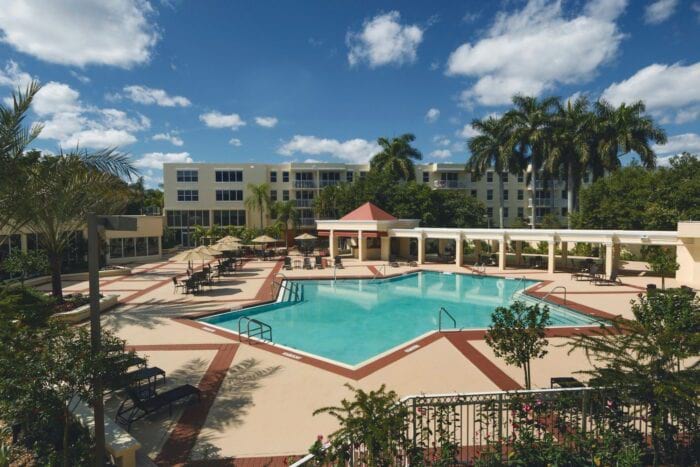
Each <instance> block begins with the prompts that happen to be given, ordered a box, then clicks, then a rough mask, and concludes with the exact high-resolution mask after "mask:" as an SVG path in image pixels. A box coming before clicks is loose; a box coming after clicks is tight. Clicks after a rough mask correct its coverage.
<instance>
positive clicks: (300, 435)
mask: <svg viewBox="0 0 700 467" xmlns="http://www.w3.org/2000/svg"><path fill="white" fill-rule="evenodd" d="M344 263H345V266H346V267H345V268H344V269H342V270H337V271H336V274H337V277H338V278H351V277H355V278H357V277H366V278H371V277H374V276H375V275H387V276H390V275H395V274H405V273H407V272H411V271H416V270H419V269H423V270H434V271H449V272H456V273H457V272H458V273H467V274H469V273H472V270H471V268H470V267H468V266H465V267H461V268H458V267H457V266H455V265H454V264H426V265H423V266H421V267H420V268H411V267H408V266H402V267H398V268H392V267H389V266H385V264H386V263H384V262H379V261H368V262H365V263H362V264H360V263H358V262H357V261H356V260H352V259H349V260H344ZM186 267H187V265H186V263H179V262H170V261H167V260H162V261H159V262H155V263H149V264H139V265H134V268H133V272H132V274H131V275H128V276H118V277H111V278H104V279H103V280H101V281H100V284H101V292H102V293H103V294H115V295H118V296H119V302H120V305H119V306H118V307H117V308H115V309H113V310H111V311H109V312H107V313H105V314H103V316H102V323H103V325H104V327H105V328H106V329H110V330H111V331H113V332H114V333H115V334H116V335H118V336H119V337H120V338H122V339H124V340H125V341H126V342H127V344H128V345H129V346H130V347H131V348H133V349H134V350H136V351H137V352H138V353H139V354H140V355H143V356H146V357H147V358H148V361H149V365H153V366H159V367H161V368H163V369H164V370H166V372H167V376H168V379H167V384H166V387H170V386H174V385H178V384H183V383H190V384H193V385H198V386H199V387H200V389H202V391H203V400H202V402H201V403H199V404H194V405H188V406H185V407H180V408H178V409H177V410H175V411H174V412H173V415H172V417H169V416H168V413H167V411H165V412H163V413H161V414H158V415H154V416H152V417H149V418H146V419H145V420H142V421H139V422H136V423H134V425H133V427H132V430H131V433H132V435H133V436H135V437H136V438H137V439H138V440H139V441H140V442H141V443H142V445H143V451H144V453H145V454H147V455H148V456H149V457H150V458H151V459H152V460H153V461H154V462H155V463H156V464H158V465H178V464H184V463H185V462H187V461H195V462H194V463H193V465H211V460H212V459H218V458H231V459H233V458H235V463H236V465H240V466H246V465H285V461H286V460H287V458H288V457H293V458H296V457H298V456H299V455H303V454H305V453H306V452H307V450H308V447H309V446H310V445H311V444H312V442H313V441H314V440H315V439H316V436H317V435H319V434H322V435H324V436H325V435H328V434H330V433H331V432H332V431H333V430H334V429H335V427H336V425H335V423H334V420H333V419H331V418H330V417H329V416H327V415H319V416H316V417H314V416H312V412H313V411H314V410H315V409H317V408H320V407H324V406H328V405H336V404H338V403H339V402H340V400H341V399H343V398H344V397H348V396H349V395H350V393H349V391H348V389H347V388H346V387H345V384H347V383H349V384H351V385H352V386H354V387H358V388H363V389H367V390H369V389H376V388H378V387H379V386H380V385H381V384H386V386H387V387H388V388H389V389H393V390H395V391H396V392H397V393H398V394H399V395H400V396H405V395H409V394H418V393H446V392H468V391H491V390H499V389H500V390H506V389H516V388H520V387H521V384H522V381H523V375H522V371H521V370H520V369H519V368H516V367H511V366H508V365H506V364H505V363H504V362H503V361H502V359H500V358H498V357H496V356H495V355H494V354H493V352H492V351H491V349H490V348H489V347H488V345H486V343H485V341H484V339H483V336H484V332H483V331H462V332H442V333H438V332H435V333H432V334H429V335H426V336H423V337H422V338H420V339H418V340H417V341H413V342H411V343H409V344H407V345H405V346H401V347H400V348H398V349H395V350H394V351H393V352H390V353H388V354H385V355H383V356H382V357H381V358H379V359H378V360H375V361H372V362H371V363H369V364H367V365H365V366H362V367H359V368H355V369H348V368H346V367H343V366H339V365H334V364H332V363H329V362H327V361H323V360H320V359H314V358H312V357H308V356H304V355H299V354H295V353H292V352H286V351H284V350H282V349H279V348H278V347H275V346H271V345H267V344H253V345H251V344H247V343H240V342H238V340H237V338H236V337H235V336H234V335H232V334H230V333H227V332H222V331H218V330H215V329H212V328H209V329H207V326H206V325H203V324H201V323H197V322H194V321H193V320H191V319H189V318H191V317H194V316H203V315H207V314H211V313H213V312H218V311H228V310H231V309H235V308H239V307H244V306H250V305H253V304H258V303H263V302H266V301H270V300H271V299H272V293H271V288H272V280H273V278H274V276H275V275H276V274H277V273H279V272H280V270H281V267H282V262H281V261H248V262H246V263H245V264H244V266H243V269H242V271H241V272H240V273H236V274H235V275H234V276H232V277H226V278H222V279H221V280H220V281H219V282H218V283H216V285H214V286H213V287H212V288H211V289H209V288H207V289H205V290H204V291H203V292H202V293H201V294H199V295H197V296H192V295H182V294H181V293H179V292H177V293H176V292H175V291H174V287H173V283H172V278H173V277H178V276H182V275H184V273H185V270H186ZM281 272H283V273H284V275H285V276H286V277H287V278H289V279H292V278H293V279H312V278H314V279H321V278H324V279H329V278H332V277H333V273H334V271H333V269H323V270H299V269H294V270H292V271H281ZM486 273H487V274H489V275H496V276H503V277H515V278H520V277H523V276H524V277H526V278H528V279H533V280H538V281H542V282H541V284H538V285H537V286H535V288H531V289H530V293H533V294H536V295H539V296H543V295H545V294H546V293H547V292H548V291H550V290H552V289H553V288H554V287H558V286H565V287H566V289H567V297H566V298H567V306H569V307H571V308H574V309H577V310H579V311H582V312H586V313H590V314H597V315H599V316H610V315H622V316H624V317H631V316H632V315H631V306H630V301H631V300H633V299H635V298H636V297H637V295H638V294H639V293H641V292H643V291H644V290H645V286H646V284H649V283H654V284H657V286H660V283H661V280H660V278H654V277H648V276H621V279H622V281H623V283H624V285H619V286H595V285H593V284H590V283H588V282H577V281H574V280H572V279H571V277H570V273H567V272H560V273H555V274H547V273H546V271H538V270H532V269H507V270H506V271H504V272H498V271H497V270H496V268H486ZM64 285H65V292H66V293H71V292H86V291H87V289H88V284H87V281H65V283H64ZM666 285H667V286H668V287H672V286H675V285H676V284H675V281H674V280H673V279H667V280H666ZM48 287H50V286H49V285H47V286H44V288H48ZM563 298H564V297H563V291H561V292H560V291H556V292H555V293H553V294H552V295H551V296H550V297H549V299H551V300H552V301H554V302H557V303H562V302H563ZM576 332H581V330H577V329H574V328H565V329H551V330H549V331H548V336H549V346H548V350H549V353H548V354H547V355H546V356H545V357H544V358H542V359H540V360H536V361H534V362H533V363H532V375H533V384H534V386H536V387H542V388H544V387H549V379H550V378H551V377H556V376H577V375H576V374H575V372H576V371H578V370H583V369H586V368H590V366H591V363H590V362H588V361H587V359H586V357H585V355H583V353H582V352H574V353H572V354H570V355H569V354H567V352H568V349H567V348H566V346H565V344H566V342H567V340H568V337H569V336H571V335H572V334H574V333H576ZM562 344H564V346H562ZM579 377H580V376H579ZM121 397H122V395H121V394H116V395H114V394H113V395H111V396H110V397H109V399H108V400H107V401H106V407H107V412H108V416H112V417H113V416H114V413H115V411H116V407H117V406H118V404H119V402H120V398H121ZM196 461H201V462H196ZM215 465H233V461H232V460H230V459H229V460H227V461H219V462H216V464H215Z"/></svg>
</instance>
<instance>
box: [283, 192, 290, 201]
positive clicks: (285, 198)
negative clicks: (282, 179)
mask: <svg viewBox="0 0 700 467" xmlns="http://www.w3.org/2000/svg"><path fill="white" fill-rule="evenodd" d="M282 201H289V190H282Z"/></svg>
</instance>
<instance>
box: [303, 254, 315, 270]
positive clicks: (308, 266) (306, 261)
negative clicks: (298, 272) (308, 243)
mask: <svg viewBox="0 0 700 467" xmlns="http://www.w3.org/2000/svg"><path fill="white" fill-rule="evenodd" d="M304 269H313V266H311V258H309V257H308V256H306V257H305V258H304Z"/></svg>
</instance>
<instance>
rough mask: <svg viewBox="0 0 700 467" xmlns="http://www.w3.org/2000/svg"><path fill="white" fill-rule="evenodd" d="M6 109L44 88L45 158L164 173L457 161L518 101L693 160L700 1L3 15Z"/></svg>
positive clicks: (100, 5)
mask: <svg viewBox="0 0 700 467" xmlns="http://www.w3.org/2000/svg"><path fill="white" fill-rule="evenodd" d="M3 4H4V6H3V8H2V10H1V11H0V94H1V95H2V96H8V95H9V94H10V91H11V89H12V88H13V87H16V86H18V85H19V86H22V85H25V84H26V83H27V82H28V80H30V79H31V78H35V79H39V80H40V81H41V82H42V83H43V84H44V88H43V89H42V91H41V92H40V95H39V96H38V98H37V101H36V102H35V105H34V108H33V112H32V119H33V120H34V121H36V122H42V123H43V124H44V130H43V132H42V134H41V138H40V139H39V140H37V141H36V144H35V146H36V147H37V148H40V149H43V150H46V151H52V152H57V151H58V150H59V149H60V148H63V149H64V150H67V149H71V148H74V147H75V146H76V145H77V144H79V145H80V146H81V147H84V148H87V149H93V148H100V147H105V146H118V147H119V148H120V150H122V151H125V152H128V153H129V154H131V156H132V157H133V159H134V161H135V163H136V164H137V166H139V168H140V170H141V171H142V173H143V174H144V176H145V177H146V181H147V183H148V184H149V185H150V186H154V185H156V184H157V183H158V182H159V181H160V178H161V171H160V167H161V166H162V163H163V162H164V161H190V160H192V161H202V162H217V161H222V162H223V161H231V162H239V161H246V162H247V161H256V162H283V161H290V160H293V161H306V160H322V161H343V162H362V161H366V160H367V159H368V158H369V157H370V156H371V154H372V153H373V152H374V151H375V148H376V145H375V144H376V143H375V140H376V138H377V137H378V136H393V135H399V134H401V133H405V132H412V133H414V134H415V135H416V137H417V140H416V145H417V146H418V148H419V149H420V150H421V151H423V154H424V159H425V160H427V161H431V162H432V161H446V162H464V161H466V159H467V158H468V153H467V151H466V148H465V141H466V139H467V138H468V137H470V136H472V135H473V134H474V133H473V130H472V129H471V127H470V126H469V122H470V121H471V120H472V119H473V118H481V117H484V116H486V115H488V114H491V113H496V114H498V113H501V112H503V111H504V109H506V108H507V104H508V100H509V97H510V96H511V95H512V94H514V93H516V92H522V93H526V94H534V95H539V96H545V95H557V96H561V97H563V98H567V97H569V96H572V95H575V94H577V93H586V94H588V95H589V96H590V97H591V98H593V99H596V98H598V97H600V96H603V97H605V98H607V99H608V100H610V101H612V102H613V103H619V102H622V101H630V100H635V99H644V100H645V101H646V102H647V104H648V108H649V111H650V112H651V113H652V114H653V115H654V116H655V117H656V118H657V119H658V121H659V122H660V123H661V124H662V125H663V126H664V127H665V128H666V130H667V132H668V134H669V137H670V140H669V144H667V145H666V146H664V147H659V148H657V149H658V152H659V154H660V155H661V156H662V157H664V156H667V155H669V154H675V153H678V152H680V151H683V150H688V151H693V152H696V153H697V152H700V48H699V47H697V44H698V43H700V1H697V0H686V1H682V0H656V1H653V0H634V1H625V0H590V1H583V0H578V1H576V0H569V1H561V2H557V1H547V0H530V1H516V0H509V1H508V0H504V1H500V2H498V1H493V2H479V1H462V2H458V1H449V2H448V1H444V2H437V1H435V2H425V1H412V2H409V1H404V2H382V1H372V2H369V1H364V2H358V1H333V2H329V1H298V2H281V1H262V0H259V1H239V2H228V1H217V2H214V1H186V0H181V1H178V0H169V1H164V0H163V1H157V0H152V1H150V2H146V1H145V0H104V1H99V2H98V1H87V0H65V1H39V0H5V1H4V2H3Z"/></svg>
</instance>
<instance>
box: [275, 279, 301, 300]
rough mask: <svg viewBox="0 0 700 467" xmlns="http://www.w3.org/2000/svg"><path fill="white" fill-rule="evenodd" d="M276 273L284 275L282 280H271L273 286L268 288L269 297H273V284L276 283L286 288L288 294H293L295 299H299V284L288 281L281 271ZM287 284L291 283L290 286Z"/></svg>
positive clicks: (281, 287)
mask: <svg viewBox="0 0 700 467" xmlns="http://www.w3.org/2000/svg"><path fill="white" fill-rule="evenodd" d="M277 275H279V276H282V277H284V280H282V281H276V280H274V279H273V280H272V285H273V287H271V288H270V295H271V298H275V287H274V286H275V285H276V286H278V287H279V288H280V289H284V290H288V291H289V293H290V294H294V298H296V300H297V301H299V300H301V299H300V298H299V284H298V283H296V282H293V281H290V280H289V279H287V278H286V277H285V275H284V274H282V273H278V274H277ZM288 284H291V286H290V285H288ZM278 292H279V289H278Z"/></svg>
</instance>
